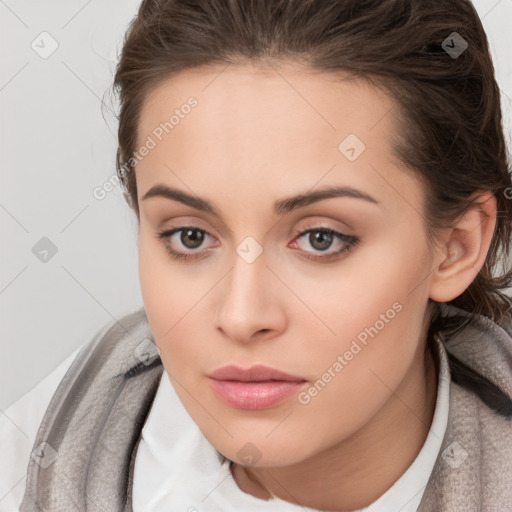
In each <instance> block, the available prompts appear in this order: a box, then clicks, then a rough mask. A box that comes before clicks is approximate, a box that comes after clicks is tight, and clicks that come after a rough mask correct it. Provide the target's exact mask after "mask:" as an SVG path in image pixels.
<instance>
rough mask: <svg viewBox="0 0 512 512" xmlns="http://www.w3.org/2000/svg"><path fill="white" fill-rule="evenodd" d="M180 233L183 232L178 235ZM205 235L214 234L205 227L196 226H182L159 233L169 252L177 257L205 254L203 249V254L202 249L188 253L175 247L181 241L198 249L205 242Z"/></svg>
mask: <svg viewBox="0 0 512 512" xmlns="http://www.w3.org/2000/svg"><path fill="white" fill-rule="evenodd" d="M178 233H181V235H179V236H176V235H178ZM205 235H206V236H212V235H210V233H208V232H207V231H205V230H204V229H200V228H198V227H196V226H181V227H179V228H174V229H170V230H167V231H161V232H159V233H158V234H157V236H158V238H160V239H163V240H164V245H165V247H166V249H167V252H168V253H169V254H170V255H171V256H172V257H173V258H176V259H179V258H181V259H197V258H199V257H202V256H205V254H204V251H201V252H202V253H203V254H201V252H200V251H195V252H190V253H187V252H180V251H177V250H176V249H174V248H173V245H174V244H177V243H178V241H179V243H180V244H181V245H182V246H184V247H185V248H186V249H191V250H193V249H197V248H198V247H200V246H201V244H202V243H203V242H204V239H205ZM208 252H209V251H208Z"/></svg>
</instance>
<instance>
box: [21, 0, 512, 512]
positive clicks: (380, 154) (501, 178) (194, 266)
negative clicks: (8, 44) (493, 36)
mask: <svg viewBox="0 0 512 512" xmlns="http://www.w3.org/2000/svg"><path fill="white" fill-rule="evenodd" d="M114 85H115V88H116V90H117V91H118V92H119V94H120V100H121V103H120V107H121V109H120V116H119V150H118V155H117V163H118V172H119V176H120V178H121V180H122V183H123V184H124V186H125V188H126V197H127V199H128V201H129V204H130V205H131V207H132V208H133V210H134V212H135V214H136V216H137V221H138V227H139V262H140V265H139V270H140V283H141V289H142V294H143V298H144V309H142V310H140V311H138V312H135V313H133V314H131V315H129V316H127V317H126V318H124V319H122V320H121V321H120V322H118V323H117V324H114V325H112V326H105V327H104V328H103V329H102V331H101V332H99V333H98V335H97V336H96V338H95V339H94V340H92V341H91V342H90V343H88V344H86V345H85V346H84V348H83V349H82V350H81V351H80V353H79V354H78V355H77V356H76V358H74V359H73V362H72V364H71V366H70V368H69V371H67V373H66V374H65V376H64V377H63V379H62V380H61V381H60V385H59V387H58V389H57V390H56V392H55V394H54V395H53V396H52V400H51V403H50V405H49V407H48V409H47V410H46V411H45V414H44V418H43V420H42V421H41V426H40V429H39V431H38V433H37V436H36V438H35V440H34V444H33V448H34V451H33V452H32V454H31V459H30V463H29V465H28V472H27V483H26V489H25V491H24V496H23V500H22V504H21V510H23V511H28V510H35V509H38V510H52V511H53V510H70V509H71V508H70V507H75V508H76V509H77V510H189V511H202V510H222V511H226V510H251V511H252V510H254V511H256V510H273V511H275V510H280V511H299V510H304V509H314V510H336V511H346V510H352V511H353V510H363V509H364V510H370V511H384V510H385V511H388V510H389V511H393V512H396V511H397V510H402V511H406V510H407V511H409V510H418V511H421V512H424V511H439V510H443V511H444V510H449V511H468V510H486V511H501V510H503V511H505V510H512V491H511V485H510V484H511V480H512V429H511V422H510V418H511V417H512V400H511V396H512V378H511V377H512V339H511V338H510V334H511V333H512V328H511V327H510V315H511V303H510V299H509V298H508V296H507V295H505V293H504V292H503V290H505V289H506V288H507V287H509V286H510V282H511V276H512V274H511V271H510V269H509V268H504V269H503V268H502V267H501V265H506V264H507V261H508V259H507V258H508V251H509V246H510V234H511V229H510V227H511V216H512V209H511V205H510V201H509V199H508V197H507V196H508V195H509V194H508V193H507V191H509V190H512V188H510V187H511V186H512V184H511V182H510V176H509V170H510V169H509V162H508V160H507V154H506V146H505V141H504V136H503V128H502V124H501V110H500V100H499V89H498V87H497V84H496V80H495V77H494V70H493V66H492V62H491V58H490V55H489V50H488V43H487V39H486V36H485V33H484V30H483V28H482V25H481V22H480V20H479V19H478V16H477V14H476V12H475V10H474V8H473V6H472V5H471V3H470V2H469V1H464V0H457V1H453V2H449V3H442V4H439V2H434V1H430V0H409V1H398V0H390V1H367V2H352V1H328V2H326V1H323V0H322V1H321V0H296V1H291V0H282V1H275V0H254V1H251V2H247V1H241V0H230V1H229V2H226V1H224V0H211V1H205V2H184V1H174V2H172V1H169V0H152V1H144V2H143V3H142V5H141V7H140V10H139V13H138V15H137V17H136V18H135V19H134V21H133V22H132V24H131V26H130V28H129V30H128V32H127V36H126V39H125V42H124V46H123V50H122V54H121V58H120V62H119V65H118V68H117V73H116V77H115V83H114ZM153 342H154V344H153Z"/></svg>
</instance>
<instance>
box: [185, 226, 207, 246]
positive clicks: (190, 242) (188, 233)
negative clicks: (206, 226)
mask: <svg viewBox="0 0 512 512" xmlns="http://www.w3.org/2000/svg"><path fill="white" fill-rule="evenodd" d="M198 233H199V234H198ZM203 240H204V231H201V230H199V229H190V228H186V229H182V230H181V236H180V242H181V243H182V244H183V245H184V246H185V247H186V248H187V249H197V248H198V247H199V246H200V245H201V244H202V243H203Z"/></svg>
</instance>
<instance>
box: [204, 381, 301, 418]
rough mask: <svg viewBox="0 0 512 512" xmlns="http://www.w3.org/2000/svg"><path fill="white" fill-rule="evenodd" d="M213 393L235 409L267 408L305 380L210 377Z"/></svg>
mask: <svg viewBox="0 0 512 512" xmlns="http://www.w3.org/2000/svg"><path fill="white" fill-rule="evenodd" d="M209 380H210V386H211V387H212V389H213V391H214V393H215V394H216V395H217V396H218V397H219V398H220V399H221V400H222V401H223V402H225V403H226V404H228V405H230V406H231V407H235V408H236V409H250V410H260V409H268V408H270V407H273V406H274V405H277V404H279V403H281V402H282V401H283V400H286V399H287V398H289V397H290V396H293V395H295V394H296V393H298V392H299V390H300V389H301V388H302V387H303V386H304V384H305V383H306V382H305V381H302V382H298V381H285V380H273V381H264V382H241V381H237V380H216V379H212V378H210V379H209Z"/></svg>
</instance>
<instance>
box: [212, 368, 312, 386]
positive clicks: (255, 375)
mask: <svg viewBox="0 0 512 512" xmlns="http://www.w3.org/2000/svg"><path fill="white" fill-rule="evenodd" d="M210 377H211V378H212V379H217V380H238V381H240V382H265V381H269V380H279V381H288V382H303V381H305V380H306V379H304V378H303V377H297V376H295V375H290V374H289V373H285V372H282V371H280V370H276V369H274V368H270V367H268V366H263V365H256V366H251V368H248V369H246V370H244V369H243V368H240V367H238V366H224V367H222V368H219V369H218V370H215V371H214V372H212V373H211V375H210Z"/></svg>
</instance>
